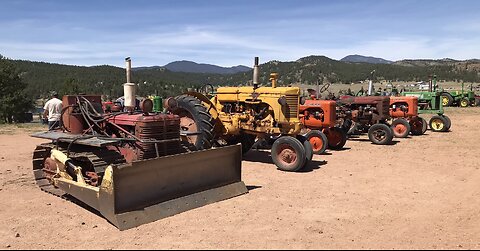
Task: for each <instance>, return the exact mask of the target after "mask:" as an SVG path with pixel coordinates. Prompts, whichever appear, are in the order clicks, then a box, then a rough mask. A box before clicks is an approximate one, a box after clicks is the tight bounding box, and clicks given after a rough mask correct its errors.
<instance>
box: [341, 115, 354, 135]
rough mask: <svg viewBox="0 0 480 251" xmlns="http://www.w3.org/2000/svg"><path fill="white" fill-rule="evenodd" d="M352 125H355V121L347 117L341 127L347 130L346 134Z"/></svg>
mask: <svg viewBox="0 0 480 251" xmlns="http://www.w3.org/2000/svg"><path fill="white" fill-rule="evenodd" d="M352 125H353V121H351V120H350V119H346V120H345V121H343V124H342V126H341V129H342V130H343V131H344V132H345V134H348V132H349V131H350V129H351V127H352Z"/></svg>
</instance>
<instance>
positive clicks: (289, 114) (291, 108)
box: [285, 95, 299, 119]
mask: <svg viewBox="0 0 480 251" xmlns="http://www.w3.org/2000/svg"><path fill="white" fill-rule="evenodd" d="M286 98H287V110H286V113H285V117H286V118H288V119H290V118H298V106H299V97H298V96H297V95H293V96H286Z"/></svg>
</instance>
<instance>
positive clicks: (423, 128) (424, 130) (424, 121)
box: [422, 118, 428, 134]
mask: <svg viewBox="0 0 480 251" xmlns="http://www.w3.org/2000/svg"><path fill="white" fill-rule="evenodd" d="M422 125H423V127H422V134H425V133H426V132H427V130H428V122H427V120H425V119H424V118H422Z"/></svg>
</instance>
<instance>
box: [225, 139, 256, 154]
mask: <svg viewBox="0 0 480 251" xmlns="http://www.w3.org/2000/svg"><path fill="white" fill-rule="evenodd" d="M255 139H256V136H255V135H250V134H240V135H238V136H235V137H233V138H231V139H230V140H228V141H227V142H228V144H229V145H235V144H238V143H240V144H242V155H245V154H246V153H248V152H249V151H250V150H251V149H252V147H253V145H254V144H255Z"/></svg>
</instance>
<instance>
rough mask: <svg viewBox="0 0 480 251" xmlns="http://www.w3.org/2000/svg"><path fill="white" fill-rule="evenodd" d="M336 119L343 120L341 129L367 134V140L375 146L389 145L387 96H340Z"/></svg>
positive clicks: (388, 104) (390, 135) (391, 138)
mask: <svg viewBox="0 0 480 251" xmlns="http://www.w3.org/2000/svg"><path fill="white" fill-rule="evenodd" d="M337 117H338V118H339V119H340V120H343V123H342V124H343V125H342V127H343V128H346V129H350V127H351V125H353V128H352V129H354V131H361V132H368V138H369V139H370V141H371V142H372V143H374V144H376V145H387V144H391V143H392V140H393V130H392V129H391V128H390V125H388V123H387V120H388V119H390V97H387V96H366V97H354V96H342V97H340V99H339V100H338V101H337ZM350 131H351V130H350Z"/></svg>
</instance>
